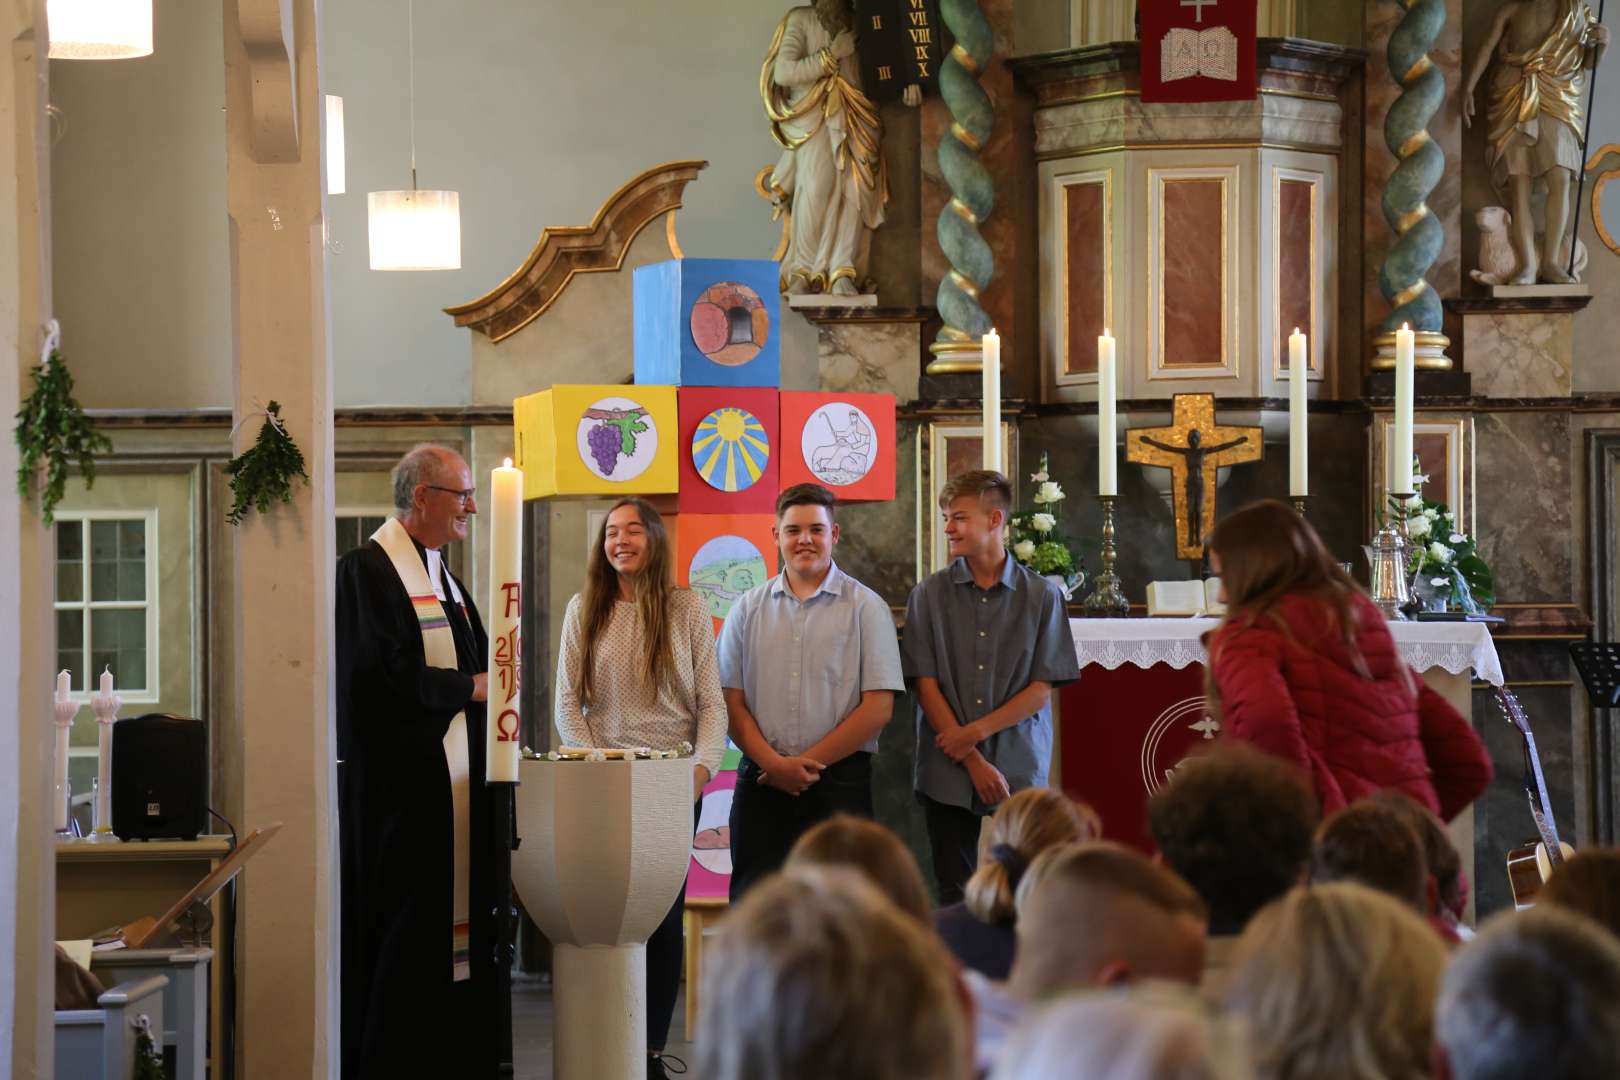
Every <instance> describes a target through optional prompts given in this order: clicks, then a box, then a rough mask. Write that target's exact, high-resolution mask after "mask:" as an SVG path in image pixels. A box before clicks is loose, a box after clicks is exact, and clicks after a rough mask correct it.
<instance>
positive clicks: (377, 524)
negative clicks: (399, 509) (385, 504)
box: [355, 517, 388, 547]
mask: <svg viewBox="0 0 1620 1080" xmlns="http://www.w3.org/2000/svg"><path fill="white" fill-rule="evenodd" d="M387 520H388V519H387V518H384V517H363V518H361V519H360V540H361V542H362V543H363V542H365V541H367V540H370V539H371V534H372V533H374V532H376V531H377V530H378V529H380V528H382V527H383V522H385V521H387ZM359 546H360V545H359V544H356V545H355V547H359Z"/></svg>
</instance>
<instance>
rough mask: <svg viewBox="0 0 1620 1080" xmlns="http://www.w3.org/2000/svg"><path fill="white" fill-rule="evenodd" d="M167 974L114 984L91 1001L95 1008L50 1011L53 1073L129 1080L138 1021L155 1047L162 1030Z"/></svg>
mask: <svg viewBox="0 0 1620 1080" xmlns="http://www.w3.org/2000/svg"><path fill="white" fill-rule="evenodd" d="M168 985H169V977H168V976H167V975H148V976H146V977H145V978H140V979H132V980H130V981H129V982H126V983H119V984H118V985H117V986H115V987H113V988H112V989H111V990H108V991H107V992H106V993H104V994H102V995H101V996H100V997H99V998H97V999H96V1004H97V1005H99V1006H100V1008H96V1009H58V1010H57V1012H56V1075H57V1076H64V1077H66V1076H71V1077H73V1078H74V1080H129V1077H130V1076H131V1075H132V1074H133V1073H134V1071H135V1040H136V1037H137V1036H138V1035H139V1034H140V1025H141V1021H142V1020H143V1019H144V1020H145V1021H146V1025H147V1029H148V1031H150V1032H151V1034H152V1042H153V1043H154V1044H156V1043H157V1042H158V1040H159V1039H160V1038H161V1037H162V1034H161V1033H162V1031H163V991H164V988H166V987H167V986H168Z"/></svg>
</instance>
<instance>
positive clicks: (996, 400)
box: [982, 328, 1001, 472]
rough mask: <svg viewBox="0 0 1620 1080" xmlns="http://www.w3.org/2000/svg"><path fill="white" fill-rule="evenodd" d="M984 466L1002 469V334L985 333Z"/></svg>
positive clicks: (992, 330)
mask: <svg viewBox="0 0 1620 1080" xmlns="http://www.w3.org/2000/svg"><path fill="white" fill-rule="evenodd" d="M982 345H983V349H984V467H985V468H986V469H994V470H995V471H996V472H1000V471H1001V335H1000V334H998V333H996V331H995V329H994V328H991V330H990V332H989V333H988V334H986V335H984V339H983V342H982Z"/></svg>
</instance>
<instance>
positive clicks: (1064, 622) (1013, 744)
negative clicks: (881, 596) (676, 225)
mask: <svg viewBox="0 0 1620 1080" xmlns="http://www.w3.org/2000/svg"><path fill="white" fill-rule="evenodd" d="M902 653H903V655H904V657H905V670H906V678H907V679H920V678H931V679H937V680H938V681H939V688H940V692H941V693H943V694H944V695H945V702H946V704H948V705H949V706H950V707H951V711H952V712H954V713H955V714H956V718H957V719H958V720H960V721H961V722H962V723H964V724H969V723H972V722H973V721H975V720H977V719H978V718H979V717H981V716H985V715H987V714H989V713H991V712H994V711H995V710H996V708H998V707H999V706H1000V705H1002V704H1003V703H1004V702H1006V701H1008V700H1009V699H1010V698H1012V697H1013V696H1014V695H1015V694H1017V693H1018V692H1019V691H1020V690H1023V689H1024V687H1026V686H1028V685H1029V684H1030V683H1032V682H1035V681H1041V682H1048V683H1051V684H1052V685H1053V686H1054V687H1056V686H1061V685H1063V684H1064V683H1069V682H1073V681H1074V680H1075V679H1078V678H1079V677H1080V666H1079V663H1078V662H1077V661H1076V659H1075V654H1074V638H1073V636H1072V635H1070V633H1069V618H1068V613H1067V612H1066V611H1065V610H1064V607H1063V594H1062V593H1060V592H1058V590H1057V588H1056V587H1055V586H1054V585H1053V584H1052V583H1051V582H1049V581H1047V580H1046V579H1045V578H1042V577H1041V576H1040V575H1038V574H1036V573H1035V572H1034V571H1032V570H1030V569H1028V568H1027V567H1025V566H1023V565H1022V564H1020V563H1019V562H1018V560H1017V559H1014V558H1013V557H1012V555H1011V554H1010V553H1009V554H1008V556H1007V561H1006V563H1005V564H1003V566H1002V568H1001V579H1000V580H999V581H997V582H996V583H995V584H994V585H992V586H990V588H988V589H981V588H979V586H978V585H976V584H974V581H973V571H972V570H971V569H969V568H968V564H967V560H966V559H963V558H958V559H956V560H955V561H954V562H952V563H951V565H949V566H947V567H946V568H945V569H943V570H941V571H939V572H938V573H937V574H931V575H929V576H928V577H926V578H924V579H923V580H922V581H920V582H918V584H917V587H916V588H915V589H912V590H911V600H910V602H909V603H908V604H907V605H906V626H905V632H904V642H903V646H902ZM979 752H980V753H981V754H983V755H984V756H985V757H986V758H987V759H989V761H990V763H991V764H992V765H994V766H995V767H996V768H998V769H1000V770H1001V772H1002V775H1004V776H1005V777H1006V778H1007V786H1008V788H1010V789H1011V790H1013V791H1022V790H1023V789H1024V788H1027V787H1038V786H1041V785H1044V784H1045V783H1046V773H1047V768H1048V766H1049V765H1050V764H1051V760H1052V707H1051V706H1050V705H1047V706H1045V707H1044V708H1042V709H1041V710H1040V712H1037V713H1036V714H1034V715H1033V716H1029V717H1026V718H1025V719H1023V720H1020V721H1018V723H1016V724H1014V725H1013V726H1012V727H1009V728H1003V729H1002V730H1001V731H998V732H996V733H995V734H994V735H992V736H990V737H989V738H988V739H986V740H984V741H983V742H981V743H980V744H979ZM916 783H917V790H918V791H920V792H921V793H922V794H924V795H927V796H928V797H929V798H931V799H933V800H934V801H936V802H941V803H945V804H947V805H949V806H961V807H966V808H967V809H970V810H973V811H975V812H976V813H981V814H983V813H988V812H989V810H990V808H989V807H987V806H985V805H984V804H983V803H982V802H980V801H979V797H978V795H977V794H976V793H975V792H974V790H973V780H972V778H971V777H969V776H968V772H967V768H966V766H963V765H958V764H957V763H956V762H954V761H952V760H951V759H950V758H948V757H946V756H945V755H944V753H942V752H941V751H940V749H939V747H938V746H936V745H935V744H934V729H933V728H932V727H931V726H929V723H928V720H927V718H926V717H925V716H923V711H922V705H921V704H920V702H919V704H918V706H917V771H916Z"/></svg>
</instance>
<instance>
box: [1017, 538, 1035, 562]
mask: <svg viewBox="0 0 1620 1080" xmlns="http://www.w3.org/2000/svg"><path fill="white" fill-rule="evenodd" d="M1012 553H1013V558H1015V559H1017V560H1018V561H1019V562H1021V563H1027V562H1029V560H1031V559H1033V558H1034V557H1035V541H1033V540H1019V541H1018V542H1017V543H1015V544H1013V546H1012Z"/></svg>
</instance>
